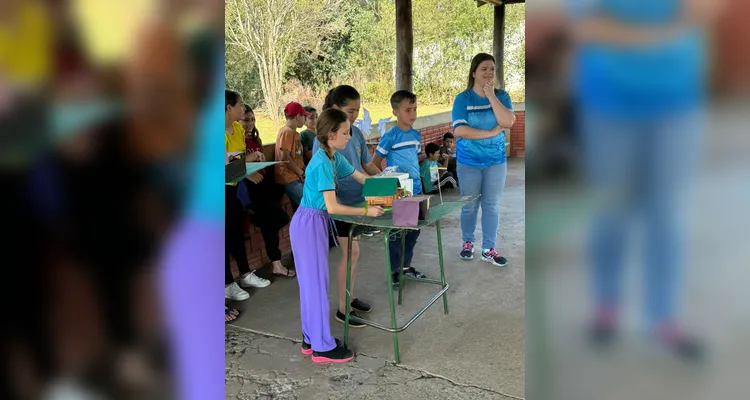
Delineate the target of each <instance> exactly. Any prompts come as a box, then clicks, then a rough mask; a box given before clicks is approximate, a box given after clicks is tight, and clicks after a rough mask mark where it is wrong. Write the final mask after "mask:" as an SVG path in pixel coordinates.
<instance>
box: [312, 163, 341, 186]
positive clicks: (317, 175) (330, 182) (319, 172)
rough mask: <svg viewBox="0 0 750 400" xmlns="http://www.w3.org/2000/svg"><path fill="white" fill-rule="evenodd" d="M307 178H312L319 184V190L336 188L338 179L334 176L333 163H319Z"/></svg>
mask: <svg viewBox="0 0 750 400" xmlns="http://www.w3.org/2000/svg"><path fill="white" fill-rule="evenodd" d="M305 179H306V180H311V179H312V180H313V181H314V182H315V183H316V184H317V185H316V186H317V187H318V191H319V192H327V191H329V190H336V180H335V179H334V178H333V165H332V164H331V163H323V164H319V165H318V166H317V167H316V168H315V169H314V170H313V171H312V173H310V174H308V176H307V177H305Z"/></svg>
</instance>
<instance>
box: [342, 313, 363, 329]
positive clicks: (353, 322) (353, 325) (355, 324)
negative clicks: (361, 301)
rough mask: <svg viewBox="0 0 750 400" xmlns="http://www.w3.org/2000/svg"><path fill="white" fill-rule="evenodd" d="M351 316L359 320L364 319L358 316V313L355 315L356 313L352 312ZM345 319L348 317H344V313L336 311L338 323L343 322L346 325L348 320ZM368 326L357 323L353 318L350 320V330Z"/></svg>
mask: <svg viewBox="0 0 750 400" xmlns="http://www.w3.org/2000/svg"><path fill="white" fill-rule="evenodd" d="M349 315H350V316H354V317H357V318H362V317H360V316H359V315H357V313H355V312H354V311H352V312H350V313H349ZM345 318H346V316H345V315H344V313H342V312H341V311H336V321H339V322H341V323H342V324H343V323H346V319H345ZM366 326H367V325H365V324H363V323H361V322H359V321H355V320H353V319H351V318H350V319H349V327H350V328H364V327H366Z"/></svg>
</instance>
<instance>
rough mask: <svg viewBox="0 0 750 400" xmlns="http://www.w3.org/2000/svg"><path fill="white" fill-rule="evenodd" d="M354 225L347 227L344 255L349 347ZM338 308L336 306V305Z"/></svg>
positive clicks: (345, 340) (345, 342)
mask: <svg viewBox="0 0 750 400" xmlns="http://www.w3.org/2000/svg"><path fill="white" fill-rule="evenodd" d="M355 226H356V225H353V224H352V227H351V228H350V229H349V243H347V250H348V251H347V255H346V295H345V300H346V305H345V306H344V307H346V314H344V346H345V347H349V313H350V312H351V310H350V309H349V308H350V307H351V302H352V301H351V299H350V297H351V296H350V295H351V285H352V239H353V237H352V236H353V235H354V227H355ZM337 308H338V307H337Z"/></svg>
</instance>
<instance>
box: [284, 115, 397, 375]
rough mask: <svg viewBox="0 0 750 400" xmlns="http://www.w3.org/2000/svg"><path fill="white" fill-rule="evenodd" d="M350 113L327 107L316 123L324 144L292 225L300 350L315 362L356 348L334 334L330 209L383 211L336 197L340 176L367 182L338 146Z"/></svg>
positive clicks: (346, 356) (344, 357) (339, 358)
mask: <svg viewBox="0 0 750 400" xmlns="http://www.w3.org/2000/svg"><path fill="white" fill-rule="evenodd" d="M349 129H350V125H349V118H348V117H347V115H346V114H345V113H344V112H343V111H341V110H336V109H328V110H325V111H323V113H321V114H320V117H319V118H318V123H317V124H316V131H317V139H318V142H319V144H320V149H318V151H317V152H316V153H315V154H313V156H312V158H311V159H310V163H309V164H308V165H307V169H306V170H305V175H306V176H307V179H305V187H304V189H303V191H302V193H303V196H302V201H301V202H300V207H299V209H298V210H297V212H296V213H294V217H292V223H291V226H290V228H289V237H290V240H291V242H292V252H293V253H294V254H295V263H296V267H297V278H298V281H299V294H300V309H301V316H302V335H303V342H302V353H303V354H312V361H313V362H316V363H319V362H347V361H350V360H351V359H352V357H353V355H352V352H351V351H349V350H348V349H347V348H346V347H344V346H343V344H341V343H340V342H338V341H337V340H335V339H334V338H333V336H331V326H330V323H329V318H328V315H329V310H330V307H329V304H328V250H329V246H328V238H329V235H332V234H333V224H332V222H331V219H330V217H329V215H328V213H329V212H330V213H333V214H339V215H367V216H371V217H377V216H379V215H382V214H383V209H382V208H380V207H368V206H365V207H364V208H361V207H351V206H346V205H343V204H341V203H340V202H339V200H338V199H337V198H336V186H337V182H338V180H340V179H343V178H346V177H348V176H352V177H353V178H354V179H356V180H357V181H358V182H359V183H360V184H364V181H365V178H366V175H365V174H363V173H362V172H359V171H357V170H355V169H354V167H352V165H351V164H349V162H348V161H347V160H346V158H344V156H343V155H341V154H340V153H339V152H338V151H337V150H341V149H344V148H345V147H346V144H347V143H348V142H349V139H350V136H349Z"/></svg>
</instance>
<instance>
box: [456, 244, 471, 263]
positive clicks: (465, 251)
mask: <svg viewBox="0 0 750 400" xmlns="http://www.w3.org/2000/svg"><path fill="white" fill-rule="evenodd" d="M459 257H461V259H462V260H471V259H473V258H474V243H472V242H464V247H463V248H462V249H461V254H459Z"/></svg>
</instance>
